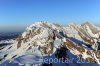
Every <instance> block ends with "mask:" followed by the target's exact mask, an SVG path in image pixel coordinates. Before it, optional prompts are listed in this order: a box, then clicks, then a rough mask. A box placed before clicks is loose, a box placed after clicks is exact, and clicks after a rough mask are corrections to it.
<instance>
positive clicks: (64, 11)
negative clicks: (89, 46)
mask: <svg viewBox="0 0 100 66" xmlns="http://www.w3.org/2000/svg"><path fill="white" fill-rule="evenodd" d="M37 21H48V22H54V23H59V24H62V25H65V24H69V23H71V22H75V23H82V22H86V21H89V22H92V23H94V24H97V25H98V24H100V0H0V30H23V29H25V28H26V26H28V25H30V24H32V23H34V22H37Z"/></svg>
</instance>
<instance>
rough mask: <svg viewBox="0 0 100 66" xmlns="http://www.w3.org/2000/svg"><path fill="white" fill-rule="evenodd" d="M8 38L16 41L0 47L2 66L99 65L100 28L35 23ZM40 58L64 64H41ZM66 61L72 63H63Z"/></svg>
mask: <svg viewBox="0 0 100 66" xmlns="http://www.w3.org/2000/svg"><path fill="white" fill-rule="evenodd" d="M2 35H3V34H0V36H2ZM8 35H9V36H10V34H8ZM12 35H14V37H13V36H12ZM18 35H19V36H18ZM11 36H12V37H13V38H16V36H18V37H17V38H16V39H15V41H14V42H13V43H12V44H10V45H6V46H2V47H0V62H1V65H2V66H3V65H7V64H8V66H13V65H14V66H15V65H16V66H19V65H27V66H32V65H37V66H38V65H39V64H40V66H99V65H100V28H99V27H97V26H95V25H93V24H91V23H89V22H86V23H83V24H74V23H72V24H69V25H68V26H61V25H59V24H52V23H48V22H36V23H34V24H32V25H30V26H29V27H27V28H26V30H25V31H24V32H23V33H22V34H20V33H17V34H16V33H12V34H11ZM1 39H2V38H1ZM41 58H42V60H44V59H45V58H47V59H58V60H59V59H62V58H63V59H62V61H63V62H64V63H62V62H59V63H58V62H56V63H55V62H50V61H49V60H48V61H47V62H43V61H42V60H41ZM66 58H68V59H70V60H71V59H74V60H73V61H72V62H67V63H66V62H65V61H66Z"/></svg>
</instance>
